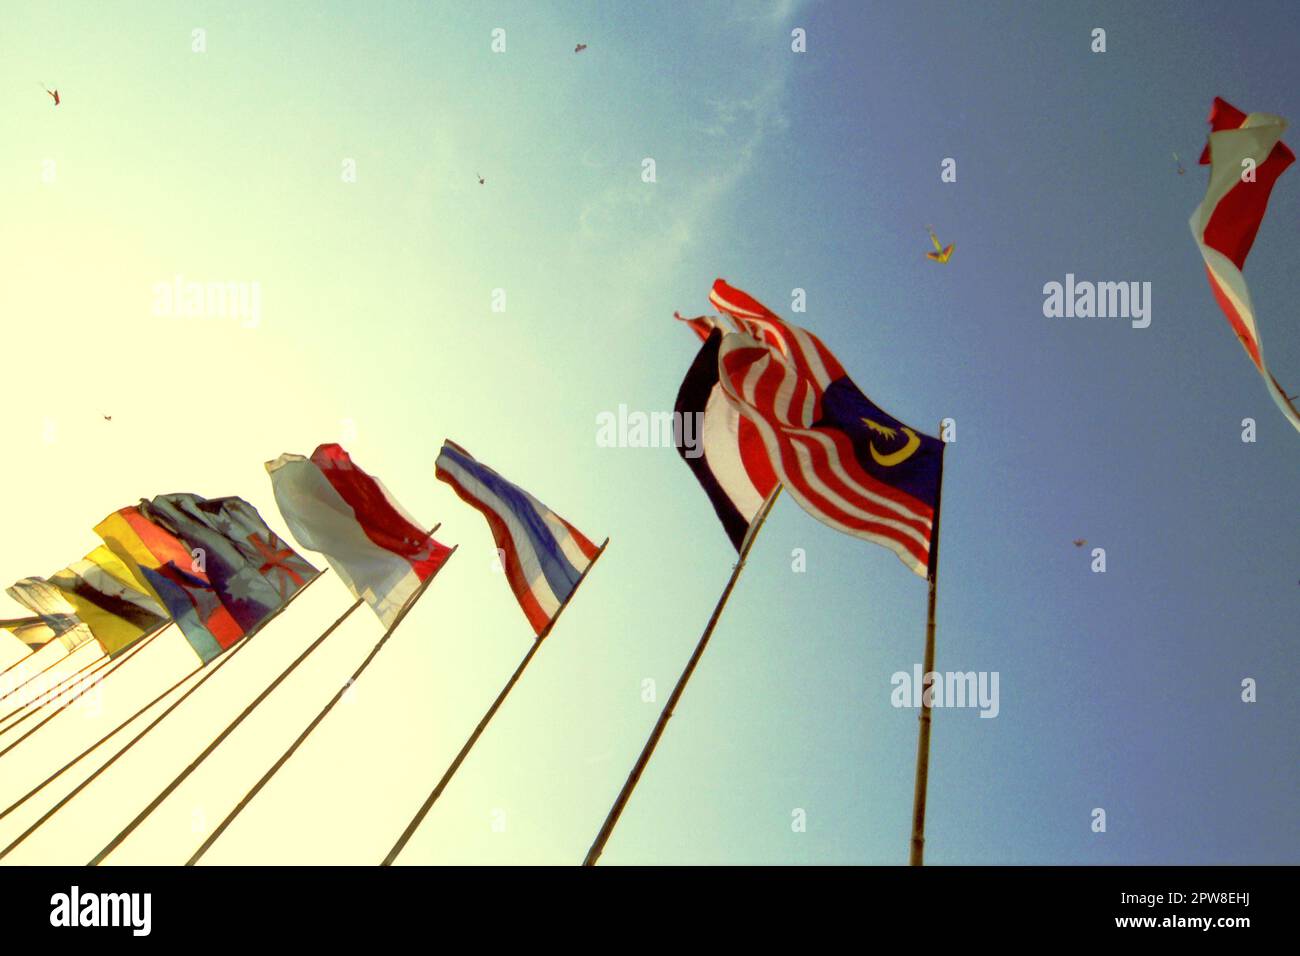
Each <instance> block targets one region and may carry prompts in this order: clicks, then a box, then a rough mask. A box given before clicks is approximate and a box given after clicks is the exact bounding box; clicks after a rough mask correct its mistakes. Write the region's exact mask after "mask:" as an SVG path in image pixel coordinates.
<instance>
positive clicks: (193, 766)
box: [86, 525, 456, 866]
mask: <svg viewBox="0 0 1300 956" xmlns="http://www.w3.org/2000/svg"><path fill="white" fill-rule="evenodd" d="M439 527H440V525H434V527H433V530H432V531H430V532H429V534H431V535H432V534H433V533H434V531H437V530H438V528H439ZM451 550H452V552H453V553H454V552H455V550H456V548H455V547H453V548H452V549H451ZM450 557H451V555H448V560H450ZM443 563H444V564H445V563H446V562H445V561H444V562H443ZM438 570H439V571H440V570H442V567H441V566H439V568H438ZM437 576H438V575H437V572H434V573H433V574H432V575H430V577H429V578H428V580H426V581H424V582H422V583H421V585H420V588H419V589H418V590H417V591H416V592H415V594H414V595H412V596H411V598H410V599H409V600H408V601H407V603H406V604H405V605H403V607H402V609H401V611H399V612H398V615H397V618H396V619H395V620H394V621H393V624H392V626H391V627H389V629H388V630H387V631H385V632H384V636H383V637H382V638H380V641H379V644H378V645H376V647H375V649H374V650H372V651H371V653H370V657H367V658H366V663H367V664H368V663H369V662H370V659H371V658H372V657H374V655H375V653H376V652H377V651H378V649H379V647H382V646H383V643H384V641H386V640H388V636H389V635H390V634H391V633H392V631H393V628H395V627H396V626H397V625H398V624H400V623H401V621H402V618H403V617H405V616H406V612H407V611H408V610H410V608H411V605H412V604H414V603H415V599H416V598H418V597H419V596H420V595H421V594H423V593H424V589H425V588H427V587H428V586H429V584H430V583H432V581H433V579H434V578H436V577H437ZM360 606H361V600H360V599H358V600H357V601H356V603H355V604H353V605H352V607H350V608H348V610H347V611H346V612H345V613H344V614H343V616H342V617H340V618H339V619H338V620H337V621H335V622H334V623H333V624H331V625H330V626H329V628H328V629H326V631H325V633H323V634H322V635H321V636H320V637H318V638H316V640H314V641H313V642H312V643H311V645H310V646H308V647H307V649H306V650H304V651H303V652H302V653H301V654H299V655H298V656H297V657H296V658H295V659H294V660H293V662H292V663H291V664H290V665H289V666H288V667H286V668H285V669H284V670H283V671H281V672H280V674H279V676H278V677H276V678H275V680H273V681H271V683H270V684H268V685H267V686H266V687H265V688H263V689H262V692H261V693H259V694H258V695H257V697H255V698H254V699H253V701H252V702H251V703H250V704H249V705H248V706H247V707H245V708H244V709H243V711H241V712H240V714H239V716H238V717H236V718H235V719H234V720H232V721H231V722H230V723H229V724H227V725H226V728H225V729H224V730H223V731H221V733H219V734H218V735H217V736H216V738H215V739H213V741H212V742H211V743H210V744H208V745H207V746H206V747H205V748H203V752H202V753H200V754H199V755H198V756H197V757H195V758H194V759H193V760H192V761H191V762H190V765H189V766H188V767H186V768H185V769H184V770H182V771H181V772H180V773H179V774H177V775H176V778H175V779H174V780H172V782H171V783H169V784H167V786H165V787H164V788H163V789H162V792H160V793H159V794H158V796H156V797H154V798H153V800H151V801H150V802H149V805H148V806H147V807H145V808H144V809H143V810H141V811H140V812H139V813H138V814H136V817H135V819H134V820H132V821H131V822H130V823H128V824H127V825H126V826H125V827H123V828H122V830H121V831H120V832H119V833H118V834H117V836H115V837H113V839H112V840H110V841H109V842H108V844H107V845H106V846H105V847H104V848H103V849H101V850H100V851H99V852H98V853H96V854H95V856H94V858H93V859H92V860H91V861H90V862H89V863H87V864H86V865H87V866H98V865H99V864H100V863H102V862H103V861H104V860H105V859H106V858H107V857H108V855H109V854H110V853H112V852H113V851H114V850H116V849H117V848H118V847H119V846H121V845H122V843H123V841H125V840H126V838H127V837H129V836H130V835H131V834H132V833H134V832H135V830H136V828H137V827H139V826H140V824H142V823H143V822H144V821H145V820H146V819H147V818H148V816H149V815H150V814H151V813H153V812H154V811H155V810H156V809H158V807H159V806H160V805H161V804H162V802H163V801H164V800H166V799H167V798H168V797H169V796H171V795H172V793H173V792H174V791H175V790H176V788H177V787H179V786H180V785H181V784H182V783H184V782H185V780H186V779H188V778H189V775H190V774H192V773H193V772H194V771H195V770H197V769H198V767H199V764H201V763H203V761H205V760H207V759H208V757H210V756H211V755H212V752H213V751H215V750H216V749H217V748H218V747H220V746H221V744H222V743H223V742H224V741H225V739H226V738H227V737H229V736H230V735H231V734H232V733H234V732H235V729H236V728H238V727H239V725H240V724H242V723H243V722H244V720H245V718H247V717H248V715H249V714H251V713H252V712H253V711H254V710H256V709H257V707H258V705H259V704H261V703H262V701H264V700H266V698H267V697H269V696H270V695H271V693H272V692H273V691H274V690H275V689H276V688H277V687H279V686H280V684H281V683H282V682H283V681H284V680H285V678H287V677H288V676H289V675H290V674H292V673H293V672H294V670H295V669H296V668H297V667H298V665H299V664H301V663H302V662H303V661H305V660H306V659H307V657H308V656H309V655H310V654H311V653H312V651H314V650H316V648H318V647H319V646H320V645H321V644H323V643H324V641H325V638H327V637H329V636H330V634H331V633H332V632H333V631H334V629H335V628H337V627H338V626H339V625H340V624H342V623H343V621H344V620H345V619H346V618H347V616H348V615H349V614H351V613H352V612H353V611H355V610H356V609H357V608H358V607H360ZM363 669H364V665H363ZM344 689H346V685H345V687H344ZM339 696H342V691H340V694H339ZM331 706H332V703H331ZM295 746H297V745H296V744H295Z"/></svg>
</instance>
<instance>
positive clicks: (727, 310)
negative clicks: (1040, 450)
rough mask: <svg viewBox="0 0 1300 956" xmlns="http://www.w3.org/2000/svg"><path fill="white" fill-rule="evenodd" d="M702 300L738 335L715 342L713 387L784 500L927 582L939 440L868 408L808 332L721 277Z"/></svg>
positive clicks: (869, 404) (939, 466)
mask: <svg viewBox="0 0 1300 956" xmlns="http://www.w3.org/2000/svg"><path fill="white" fill-rule="evenodd" d="M709 299H710V301H711V302H712V303H713V304H714V305H715V306H716V307H717V308H718V309H719V310H720V311H721V312H723V313H724V314H726V315H727V316H729V317H730V318H731V319H732V321H734V322H735V323H736V326H737V327H738V328H739V329H741V330H742V331H741V332H738V333H735V332H733V333H731V334H728V335H725V336H723V338H722V342H721V345H720V348H719V356H718V372H719V379H720V381H721V384H722V388H723V390H724V391H725V393H726V395H727V397H728V399H729V400H730V401H731V402H732V404H733V406H734V407H735V409H736V410H737V411H738V412H739V413H740V414H741V415H742V416H744V418H745V419H746V420H747V421H748V422H750V423H752V424H753V425H754V426H755V428H756V430H757V432H758V434H759V435H760V436H761V437H762V440H763V445H764V447H765V448H766V450H767V454H768V458H769V460H770V463H771V466H772V469H773V471H774V473H775V475H776V476H777V478H778V479H779V480H780V481H781V482H782V484H784V485H785V486H786V488H787V489H788V490H789V492H790V494H791V496H792V497H793V498H794V499H795V501H797V502H798V503H799V504H800V506H801V507H803V509H804V510H805V511H807V512H808V513H809V514H811V515H812V516H813V517H815V518H817V519H818V520H819V521H822V522H824V523H825V524H828V525H830V526H831V527H832V528H835V529H837V530H839V531H843V532H845V533H846V534H851V535H853V536H855V537H858V538H862V539H863V540H866V541H871V542H873V543H875V544H879V545H881V546H883V547H886V548H888V549H890V550H891V551H893V552H894V553H895V554H896V555H897V556H898V557H899V559H900V560H901V561H902V562H903V563H904V564H906V565H907V566H908V567H909V568H911V569H912V570H913V571H914V572H915V573H917V574H919V575H921V576H922V577H926V576H928V575H929V573H930V570H931V567H930V553H931V542H932V534H933V529H934V524H935V520H936V516H937V513H938V508H939V492H940V483H941V481H942V472H943V442H942V441H940V440H939V439H937V438H932V437H930V436H928V435H923V434H921V433H919V432H917V431H915V430H913V429H911V428H909V427H908V426H906V425H904V424H903V423H902V422H900V421H898V420H897V419H895V418H894V417H893V416H891V415H889V414H888V413H887V412H885V411H884V410H883V409H881V408H880V407H879V406H878V405H876V404H874V403H873V402H872V401H871V400H870V399H868V398H867V397H866V396H865V395H864V394H863V393H862V392H861V390H859V389H858V387H857V386H856V385H854V383H853V382H852V380H850V379H849V377H848V375H847V374H846V373H845V371H844V368H843V366H841V365H840V363H839V360H838V359H836V357H835V355H834V354H833V353H832V352H831V351H830V349H828V348H827V347H826V346H825V345H824V344H823V343H822V342H821V340H820V339H818V338H817V336H815V335H813V334H812V333H811V332H809V331H808V330H807V329H802V328H799V327H798V326H794V325H790V324H788V323H787V322H785V321H784V320H783V319H781V318H780V317H779V316H778V315H776V314H775V313H774V312H772V311H771V310H770V309H768V308H767V307H765V306H764V305H763V304H762V303H760V302H758V301H757V300H756V299H754V298H753V297H751V296H749V295H748V294H746V293H745V292H742V291H741V290H739V289H736V288H733V287H731V286H729V285H727V283H726V282H724V281H723V280H721V279H719V280H717V281H716V282H715V283H714V284H713V290H712V292H710V294H709Z"/></svg>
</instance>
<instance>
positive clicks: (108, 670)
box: [0, 621, 193, 757]
mask: <svg viewBox="0 0 1300 956" xmlns="http://www.w3.org/2000/svg"><path fill="white" fill-rule="evenodd" d="M170 625H171V621H167V622H165V623H163V624H161V625H159V626H158V627H156V628H154V629H153V630H152V631H150V632H149V633H148V634H144V635H142V636H141V637H140V638H139V639H137V640H136V641H135V643H134V645H133V646H132V647H130V648H128V649H127V651H126V653H124V654H123V655H122V656H121V657H119V658H118V659H117V660H113V659H112V657H111V656H109V655H108V654H105V655H104V656H103V657H97V658H95V660H94V661H93V663H95V664H98V665H100V666H99V667H97V668H96V669H95V670H93V671H91V672H90V673H89V674H87V675H86V678H85V679H86V680H89V679H90V678H92V677H94V678H96V683H102V682H103V681H105V680H107V679H108V678H109V677H111V676H112V674H113V672H114V671H115V670H117V669H118V668H119V667H121V666H122V665H123V664H125V663H126V662H127V661H129V660H130V659H131V658H133V657H135V655H136V654H138V653H140V651H142V650H144V648H145V645H147V644H148V643H149V642H150V641H152V640H153V639H154V638H155V637H157V636H158V635H159V634H161V633H162V632H163V631H164V630H166V629H167V628H168V627H169V626H170ZM105 662H111V663H108V665H107V666H104V665H105ZM82 670H85V668H84V667H83V668H82ZM101 670H102V671H103V672H104V673H102V674H100V671H101ZM80 673H81V671H77V674H80ZM191 673H193V672H191ZM77 674H73V675H72V677H69V678H67V679H65V680H63V681H61V682H60V683H59V686H58V687H56V688H54V689H52V690H50V691H48V692H47V693H49V695H50V697H49V700H46V701H44V702H43V703H40V704H36V702H35V701H31V702H29V703H28V704H26V705H25V706H27V707H31V708H32V709H31V710H29V711H28V712H27V713H25V714H23V715H22V716H21V717H19V718H18V719H17V720H15V721H14V722H13V723H11V724H9V725H8V726H7V727H5V728H4V729H3V730H0V735H3V734H7V733H9V731H11V730H13V729H14V728H15V727H17V726H18V725H19V724H21V723H22V722H23V721H25V720H27V718H29V717H34V716H36V715H37V714H38V713H40V712H41V710H42V709H44V708H45V707H48V706H49V705H50V704H52V703H54V701H55V700H57V699H58V695H59V694H61V693H63V692H64V691H65V690H68V689H70V688H66V687H64V685H65V684H67V683H68V682H69V681H70V680H72V678H73V677H76V676H77ZM82 693H84V691H82V692H80V693H77V694H75V695H73V696H72V698H71V699H69V700H67V701H65V702H64V703H62V704H60V705H59V706H58V707H56V708H54V710H53V711H51V712H50V713H49V714H48V715H47V716H46V717H45V719H44V720H42V721H41V722H40V723H38V724H37V725H36V726H35V727H32V728H31V729H30V730H28V731H27V732H26V733H24V734H23V735H22V736H21V737H19V738H17V739H16V740H14V741H13V742H12V743H9V744H7V745H6V746H5V747H4V749H3V750H0V757H3V756H4V755H5V754H7V753H9V751H11V750H13V749H14V748H15V747H17V746H18V745H19V744H20V743H22V742H23V741H24V740H26V739H27V738H28V737H30V736H31V735H32V734H34V733H36V731H38V730H40V729H41V728H42V727H44V726H45V725H46V724H48V723H49V722H50V721H51V720H53V719H54V718H55V717H57V716H59V714H61V713H63V712H64V711H65V710H67V709H68V708H69V707H71V706H72V705H73V704H75V703H76V702H77V699H78V698H79V697H80V696H81V694H82ZM33 704H36V705H35V706H34V707H33V706H32V705H33ZM19 710H22V708H21V707H20V708H19ZM19 710H15V711H13V713H11V714H6V715H5V718H6V719H7V718H9V717H12V716H13V715H14V714H17V713H18V712H19Z"/></svg>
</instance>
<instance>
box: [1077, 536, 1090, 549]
mask: <svg viewBox="0 0 1300 956" xmlns="http://www.w3.org/2000/svg"><path fill="white" fill-rule="evenodd" d="M1087 543H1088V539H1087V538H1075V539H1074V546H1075V547H1076V548H1082V547H1083V546H1084V545H1085V544H1087Z"/></svg>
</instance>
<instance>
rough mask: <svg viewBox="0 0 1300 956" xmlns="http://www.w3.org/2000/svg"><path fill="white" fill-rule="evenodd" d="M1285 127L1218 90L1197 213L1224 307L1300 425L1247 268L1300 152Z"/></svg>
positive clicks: (1195, 223) (1197, 229)
mask: <svg viewBox="0 0 1300 956" xmlns="http://www.w3.org/2000/svg"><path fill="white" fill-rule="evenodd" d="M1285 129H1286V120H1284V119H1282V117H1280V116H1274V115H1272V114H1271V113H1251V114H1249V115H1247V114H1245V113H1243V112H1242V111H1241V110H1239V109H1237V108H1236V107H1235V106H1232V105H1231V104H1229V103H1227V102H1226V101H1224V100H1222V99H1220V98H1218V97H1215V100H1214V105H1213V106H1212V107H1211V108H1210V138H1209V142H1207V143H1206V145H1205V151H1204V152H1203V153H1202V154H1201V164H1202V165H1206V164H1208V165H1209V166H1210V182H1209V185H1208V187H1207V188H1206V191H1205V198H1204V199H1203V200H1202V201H1201V204H1200V205H1199V206H1197V207H1196V211H1195V212H1194V213H1192V220H1191V227H1192V235H1193V236H1194V237H1195V238H1196V245H1197V247H1198V248H1199V249H1200V250H1201V257H1202V258H1203V259H1205V272H1206V275H1208V276H1209V279H1210V288H1211V290H1213V292H1214V298H1215V299H1216V300H1217V301H1218V303H1219V308H1221V309H1222V310H1223V314H1224V315H1226V316H1227V318H1228V323H1229V324H1230V325H1231V326H1232V330H1233V332H1235V333H1236V335H1237V338H1238V339H1239V340H1240V341H1241V344H1242V347H1243V348H1244V349H1245V350H1246V354H1247V355H1249V356H1250V360H1251V361H1252V362H1253V363H1255V368H1256V369H1258V370H1259V374H1260V375H1261V376H1263V378H1264V384H1265V386H1266V387H1267V388H1268V391H1269V394H1270V395H1271V396H1272V397H1273V401H1274V402H1275V403H1276V404H1277V407H1278V408H1280V409H1281V410H1282V414H1283V415H1285V416H1286V417H1287V420H1288V421H1290V422H1291V424H1292V425H1294V426H1295V427H1296V429H1298V430H1300V411H1297V410H1296V407H1295V405H1294V404H1292V402H1291V399H1290V398H1289V397H1288V396H1287V394H1286V390H1285V389H1283V388H1282V386H1281V385H1280V384H1278V381H1277V379H1275V378H1274V377H1273V375H1272V373H1271V372H1269V370H1268V366H1266V365H1265V364H1264V349H1263V346H1262V345H1261V343H1260V340H1259V330H1258V328H1257V327H1256V325H1255V309H1254V306H1253V305H1251V302H1250V291H1249V290H1248V289H1247V288H1246V279H1245V277H1244V276H1243V275H1242V274H1241V270H1242V269H1243V268H1245V265H1246V256H1247V255H1248V254H1249V253H1250V247H1251V246H1252V245H1253V244H1254V242H1255V234H1256V233H1257V232H1259V227H1260V224H1261V223H1262V222H1263V221H1264V211H1265V210H1266V209H1267V208H1268V197H1269V193H1271V192H1272V190H1273V184H1274V183H1275V182H1277V178H1278V177H1279V176H1281V175H1282V173H1283V172H1285V170H1286V168H1287V167H1288V166H1290V165H1291V164H1292V163H1293V162H1295V154H1294V153H1292V152H1291V150H1290V149H1288V148H1287V145H1286V143H1284V142H1282V132H1283V131H1284V130H1285ZM1247 160H1249V162H1247ZM1252 173H1253V174H1252Z"/></svg>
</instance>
